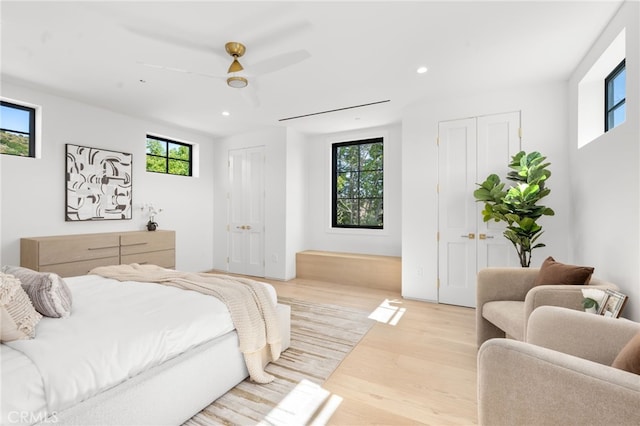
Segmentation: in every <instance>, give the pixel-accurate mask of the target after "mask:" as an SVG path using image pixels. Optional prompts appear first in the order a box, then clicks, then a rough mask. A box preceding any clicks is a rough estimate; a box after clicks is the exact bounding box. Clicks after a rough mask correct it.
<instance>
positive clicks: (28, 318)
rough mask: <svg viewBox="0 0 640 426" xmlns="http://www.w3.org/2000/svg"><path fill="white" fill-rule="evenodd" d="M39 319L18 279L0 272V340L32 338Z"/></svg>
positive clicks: (39, 316)
mask: <svg viewBox="0 0 640 426" xmlns="http://www.w3.org/2000/svg"><path fill="white" fill-rule="evenodd" d="M41 319H42V315H40V314H39V313H38V312H37V311H36V310H35V309H34V307H33V305H32V304H31V301H30V300H29V296H27V293H25V291H24V290H23V289H22V285H21V283H20V280H19V279H17V278H16V277H14V276H13V275H10V274H4V273H1V272H0V324H1V326H0V342H10V341H12V340H18V339H31V338H33V337H34V336H35V335H36V324H38V322H39V321H40V320H41Z"/></svg>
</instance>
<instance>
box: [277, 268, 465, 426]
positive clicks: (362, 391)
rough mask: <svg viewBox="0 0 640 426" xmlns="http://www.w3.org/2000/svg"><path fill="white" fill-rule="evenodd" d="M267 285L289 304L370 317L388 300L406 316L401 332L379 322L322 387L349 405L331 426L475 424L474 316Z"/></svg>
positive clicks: (304, 283) (310, 287) (353, 292)
mask: <svg viewBox="0 0 640 426" xmlns="http://www.w3.org/2000/svg"><path fill="white" fill-rule="evenodd" d="M267 281H269V282H270V283H271V284H273V286H274V287H275V288H276V290H277V292H278V294H279V295H282V296H285V297H293V298H297V299H302V300H307V301H315V302H320V303H331V304H336V305H341V306H350V307H355V308H360V309H363V310H367V311H371V312H372V311H374V310H375V309H376V307H378V306H379V305H380V304H381V303H382V302H384V301H385V300H391V301H395V303H391V304H390V305H391V306H392V307H395V308H397V309H398V310H400V309H404V310H405V311H404V314H403V316H402V317H401V318H400V320H399V321H398V323H397V324H396V325H390V324H385V323H380V322H376V323H375V324H374V326H373V327H372V329H371V330H370V331H369V332H368V333H367V335H366V336H365V337H364V338H363V339H362V340H361V341H360V343H359V344H358V345H357V346H356V347H355V348H354V350H353V351H352V352H351V353H350V354H349V355H348V356H347V358H345V360H344V361H343V362H342V363H341V364H340V366H339V367H338V369H337V370H336V371H335V372H334V373H333V374H332V375H331V377H329V379H328V380H327V381H326V382H325V384H324V387H325V388H326V389H328V390H330V391H331V392H333V393H335V394H337V395H340V396H341V397H343V398H344V401H343V402H342V404H341V405H340V407H339V408H338V410H337V411H336V413H335V414H334V415H333V417H332V418H331V421H330V424H332V425H374V424H379V425H409V424H430V425H469V424H476V423H477V403H476V353H477V351H476V344H475V316H474V315H475V313H474V310H473V309H469V308H462V307H457V306H449V305H438V304H433V303H427V302H418V301H412V300H404V299H402V298H401V296H400V294H397V293H394V292H389V291H384V290H373V289H365V288H362V287H354V286H345V285H340V284H333V283H325V282H320V281H309V280H301V279H295V280H291V281H287V282H282V281H271V280H267Z"/></svg>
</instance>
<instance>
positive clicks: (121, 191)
mask: <svg viewBox="0 0 640 426" xmlns="http://www.w3.org/2000/svg"><path fill="white" fill-rule="evenodd" d="M131 159H132V155H131V154H127V153H124V152H115V151H108V150H105V149H98V148H90V147H86V146H79V145H71V144H66V169H65V172H66V173H65V174H66V177H65V179H66V185H67V187H66V193H65V194H66V197H65V198H66V203H65V204H66V211H65V220H66V221H67V222H73V221H86V220H121V219H131V206H132V204H131V203H132V201H131V200H132V197H131V190H132V183H131V177H132V175H131Z"/></svg>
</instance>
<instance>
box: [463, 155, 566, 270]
mask: <svg viewBox="0 0 640 426" xmlns="http://www.w3.org/2000/svg"><path fill="white" fill-rule="evenodd" d="M545 160H546V157H544V156H543V155H542V154H540V153H539V152H537V151H535V152H531V153H529V154H527V153H526V152H524V151H520V152H519V153H517V154H516V155H514V156H513V157H511V163H509V168H510V169H511V171H510V172H509V173H508V174H507V179H509V180H511V181H513V182H514V184H513V185H512V186H510V187H509V188H508V189H506V190H505V183H503V182H501V181H500V178H499V177H498V175H496V174H491V175H489V176H488V177H487V179H486V180H485V181H484V182H482V183H481V184H477V185H478V186H479V188H478V189H476V190H475V191H474V193H473V195H474V197H475V198H476V201H478V202H483V203H484V210H482V219H483V220H484V221H485V222H488V221H490V220H494V221H496V222H500V221H502V222H506V224H507V227H506V229H505V230H504V233H503V235H504V236H505V238H506V239H507V240H509V241H511V243H512V244H513V246H514V247H515V249H516V251H517V253H518V258H519V259H520V265H521V266H522V267H523V268H528V267H529V266H530V264H531V252H532V251H533V250H534V249H536V248H539V247H544V246H545V245H544V244H543V243H536V241H537V240H538V238H539V237H540V235H542V233H543V232H542V226H540V225H539V224H538V223H537V220H538V219H539V218H540V217H541V216H553V215H554V214H555V213H554V211H553V210H552V209H551V208H549V207H546V206H543V205H539V204H538V202H539V201H540V200H541V199H542V198H544V197H546V196H547V195H549V193H550V192H551V190H550V189H549V188H546V186H545V184H546V182H547V179H549V177H550V176H551V172H550V171H549V170H548V169H547V167H548V166H549V165H550V163H546V162H545Z"/></svg>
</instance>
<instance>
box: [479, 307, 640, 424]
mask: <svg viewBox="0 0 640 426" xmlns="http://www.w3.org/2000/svg"><path fill="white" fill-rule="evenodd" d="M638 332H640V324H639V323H636V322H632V321H629V320H626V319H613V318H605V317H603V316H599V315H594V314H588V313H585V312H578V311H575V310H569V309H565V308H559V307H553V306H543V307H540V308H538V309H536V310H535V311H534V312H533V313H532V314H531V317H530V319H529V324H528V332H527V342H526V343H525V342H519V341H515V340H509V339H491V340H489V341H487V342H485V343H484V344H483V345H482V346H481V347H480V350H479V351H478V421H479V423H480V424H482V425H614V424H615V425H637V424H638V423H639V422H640V376H638V375H637V374H633V373H630V372H627V371H623V370H619V369H617V368H613V367H610V365H611V364H612V362H613V360H614V359H615V357H616V356H617V354H618V353H619V352H620V350H621V349H622V348H623V347H624V346H625V345H626V344H627V342H628V341H629V340H631V338H632V337H633V336H634V335H635V334H636V333H638Z"/></svg>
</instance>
